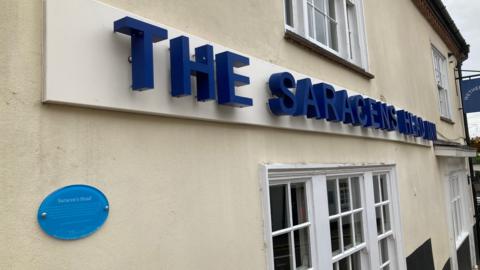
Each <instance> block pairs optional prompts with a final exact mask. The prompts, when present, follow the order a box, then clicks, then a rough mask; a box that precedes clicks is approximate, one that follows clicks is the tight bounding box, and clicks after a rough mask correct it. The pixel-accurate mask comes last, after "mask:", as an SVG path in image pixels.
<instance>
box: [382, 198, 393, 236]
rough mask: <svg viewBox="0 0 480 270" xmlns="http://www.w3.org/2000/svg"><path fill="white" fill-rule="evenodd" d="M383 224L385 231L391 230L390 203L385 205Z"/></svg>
mask: <svg viewBox="0 0 480 270" xmlns="http://www.w3.org/2000/svg"><path fill="white" fill-rule="evenodd" d="M383 226H384V228H385V232H388V231H390V229H391V225H390V205H388V204H387V205H384V206H383Z"/></svg>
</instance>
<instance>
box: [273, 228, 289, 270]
mask: <svg viewBox="0 0 480 270" xmlns="http://www.w3.org/2000/svg"><path fill="white" fill-rule="evenodd" d="M290 260H291V255H290V234H288V233H286V234H282V235H279V236H275V237H273V261H274V264H275V270H290V269H291V267H290Z"/></svg>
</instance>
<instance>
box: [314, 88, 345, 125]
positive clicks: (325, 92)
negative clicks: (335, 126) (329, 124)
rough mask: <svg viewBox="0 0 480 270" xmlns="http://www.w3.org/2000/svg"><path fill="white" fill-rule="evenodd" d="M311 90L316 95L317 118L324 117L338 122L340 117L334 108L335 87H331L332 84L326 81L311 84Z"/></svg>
mask: <svg viewBox="0 0 480 270" xmlns="http://www.w3.org/2000/svg"><path fill="white" fill-rule="evenodd" d="M313 91H314V93H315V95H317V96H316V98H317V102H318V109H319V113H320V117H319V119H320V118H326V119H327V120H328V121H335V122H339V121H340V117H339V116H338V114H337V110H336V109H335V89H333V86H331V85H329V84H326V83H318V84H315V85H314V86H313Z"/></svg>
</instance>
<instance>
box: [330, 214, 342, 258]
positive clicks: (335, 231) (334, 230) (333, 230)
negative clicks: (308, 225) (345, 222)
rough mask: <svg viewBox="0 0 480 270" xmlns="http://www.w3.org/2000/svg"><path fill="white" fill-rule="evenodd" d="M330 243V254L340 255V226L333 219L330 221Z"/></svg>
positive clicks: (337, 221) (336, 220)
mask: <svg viewBox="0 0 480 270" xmlns="http://www.w3.org/2000/svg"><path fill="white" fill-rule="evenodd" d="M330 242H331V244H332V253H333V255H334V256H335V255H337V254H339V253H340V226H339V220H338V219H333V220H331V221H330Z"/></svg>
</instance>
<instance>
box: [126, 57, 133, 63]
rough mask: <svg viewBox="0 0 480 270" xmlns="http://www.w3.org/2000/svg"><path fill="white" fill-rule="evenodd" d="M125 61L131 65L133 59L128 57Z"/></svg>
mask: <svg viewBox="0 0 480 270" xmlns="http://www.w3.org/2000/svg"><path fill="white" fill-rule="evenodd" d="M127 60H128V62H129V63H130V64H131V63H132V62H133V57H131V56H129V57H128V58H127Z"/></svg>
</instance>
